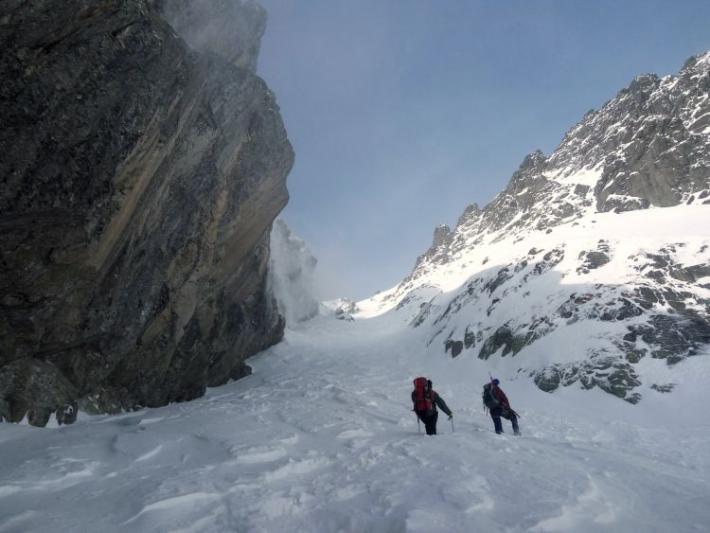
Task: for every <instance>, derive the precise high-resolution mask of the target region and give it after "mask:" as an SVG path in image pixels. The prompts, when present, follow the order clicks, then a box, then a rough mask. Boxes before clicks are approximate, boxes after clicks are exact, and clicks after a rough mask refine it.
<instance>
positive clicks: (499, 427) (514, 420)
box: [491, 407, 520, 435]
mask: <svg viewBox="0 0 710 533" xmlns="http://www.w3.org/2000/svg"><path fill="white" fill-rule="evenodd" d="M501 417H503V418H505V419H506V420H510V423H511V424H512V425H513V433H515V434H516V435H517V434H518V433H520V428H519V427H518V417H517V416H515V414H514V413H513V412H512V411H510V410H509V409H503V408H502V407H494V408H493V409H491V418H492V419H493V425H494V426H495V428H496V433H498V434H499V435H500V434H501V433H503V423H502V422H501V420H500V418H501Z"/></svg>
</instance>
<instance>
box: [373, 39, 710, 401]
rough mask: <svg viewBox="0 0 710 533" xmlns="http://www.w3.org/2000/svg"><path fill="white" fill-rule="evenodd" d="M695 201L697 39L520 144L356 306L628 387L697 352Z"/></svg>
mask: <svg viewBox="0 0 710 533" xmlns="http://www.w3.org/2000/svg"><path fill="white" fill-rule="evenodd" d="M708 204H710V52H707V53H705V54H701V55H699V56H697V57H694V58H691V59H690V60H688V61H687V62H686V64H685V65H684V66H683V68H682V69H681V71H680V72H679V73H678V74H677V75H676V76H666V77H664V78H659V77H657V76H654V75H644V76H639V77H637V78H636V79H635V80H634V81H633V82H632V83H631V84H630V85H629V86H628V87H627V88H625V89H623V90H622V91H620V92H619V93H618V95H617V96H616V97H615V98H613V99H612V100H610V101H609V102H607V103H606V104H605V105H604V106H603V107H602V108H601V109H599V110H598V111H590V112H588V113H587V114H586V115H585V116H584V118H583V119H582V121H581V122H580V123H579V124H577V125H576V126H575V127H573V128H572V129H571V130H570V131H569V132H567V134H566V135H565V136H564V138H563V139H562V142H561V143H560V145H559V146H558V147H557V149H556V150H555V151H554V153H552V154H551V155H550V156H546V155H545V154H543V153H542V152H539V151H538V152H534V153H532V154H530V155H528V156H527V157H526V158H525V159H524V161H523V162H522V164H521V165H520V167H519V169H518V170H517V171H516V172H515V173H514V174H513V176H512V178H511V179H510V182H509V184H508V186H507V187H506V188H505V190H503V191H502V192H501V193H500V194H498V195H497V196H496V197H495V198H494V199H493V201H492V202H491V203H489V204H488V205H486V206H485V207H484V208H483V209H480V208H479V207H478V206H477V205H475V204H472V205H471V206H469V207H468V208H466V210H465V211H464V213H463V214H462V215H461V217H460V218H459V220H458V223H457V225H456V227H455V228H453V229H449V228H448V227H446V226H440V227H438V228H437V229H436V230H435V232H434V240H433V243H432V246H431V247H430V248H429V250H428V251H427V252H426V253H424V254H423V255H421V256H420V257H419V258H418V259H417V262H416V265H415V268H414V270H413V272H412V273H411V274H410V275H409V276H407V277H406V278H405V279H404V280H403V281H402V282H401V283H400V284H399V285H398V286H397V287H395V288H393V289H391V290H389V291H386V292H385V293H382V294H380V295H378V296H375V297H373V298H372V301H370V302H368V304H367V306H366V307H367V308H369V309H373V308H374V309H379V310H380V311H386V310H389V309H395V310H397V311H398V312H400V313H406V320H408V321H409V322H410V324H411V325H412V326H413V327H416V328H419V330H420V331H425V332H426V334H425V335H426V336H427V337H428V338H427V340H426V342H427V345H428V346H431V347H433V348H432V350H436V351H437V353H439V354H440V353H442V352H443V353H445V354H448V355H449V356H452V357H466V356H467V354H468V353H470V354H472V355H473V356H474V357H477V358H479V359H481V360H484V361H486V364H488V365H491V368H495V369H505V370H506V371H508V372H509V373H510V375H518V374H521V375H529V376H531V377H532V378H533V379H534V381H535V383H537V385H538V386H539V387H540V388H541V389H543V390H545V391H552V390H555V389H556V388H558V387H560V386H569V385H573V384H574V385H578V386H581V387H582V388H584V389H591V388H599V389H601V390H604V391H606V392H609V393H611V394H613V395H615V396H618V397H620V398H623V399H624V400H627V401H629V402H631V403H636V402H638V401H640V400H641V398H642V396H643V394H656V393H659V392H668V391H671V390H672V389H673V383H672V379H673V371H672V369H673V367H674V365H676V364H678V363H681V362H682V361H684V360H686V359H687V358H688V357H691V356H695V355H703V354H707V353H710V232H709V231H708V229H707V228H710V205H708ZM661 208H665V209H661ZM654 360H655V362H654ZM658 360H660V361H661V362H663V363H664V364H665V367H666V368H667V369H668V372H667V373H666V375H662V374H663V372H662V371H659V370H658V366H659V365H658V364H657V362H658ZM661 368H663V365H661ZM659 377H663V379H665V380H666V381H665V382H662V383H654V382H653V380H656V379H659ZM669 381H670V383H669Z"/></svg>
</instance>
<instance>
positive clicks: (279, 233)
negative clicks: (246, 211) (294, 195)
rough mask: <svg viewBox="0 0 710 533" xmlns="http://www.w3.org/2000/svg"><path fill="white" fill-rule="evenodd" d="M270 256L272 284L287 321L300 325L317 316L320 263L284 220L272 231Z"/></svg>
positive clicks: (275, 222)
mask: <svg viewBox="0 0 710 533" xmlns="http://www.w3.org/2000/svg"><path fill="white" fill-rule="evenodd" d="M270 253H271V256H270V261H269V284H270V287H271V290H272V292H273V294H274V297H275V298H276V301H277V304H278V307H279V311H280V312H281V313H282V314H283V315H284V316H285V318H286V321H287V322H288V323H291V322H300V321H302V320H307V319H309V318H311V317H313V316H315V315H316V314H317V313H318V300H317V299H316V296H315V294H316V288H315V279H314V271H315V267H316V263H317V261H316V259H315V257H313V254H311V252H310V250H309V249H308V247H307V246H306V243H305V242H304V241H303V240H302V239H301V238H299V237H297V236H296V235H294V234H293V232H292V231H291V230H290V229H289V227H288V226H287V225H286V223H285V222H284V221H283V220H281V219H276V220H275V221H274V226H273V229H272V230H271V239H270Z"/></svg>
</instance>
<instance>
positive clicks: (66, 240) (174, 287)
mask: <svg viewBox="0 0 710 533" xmlns="http://www.w3.org/2000/svg"><path fill="white" fill-rule="evenodd" d="M168 4H169V5H171V6H172V7H171V8H170V10H167V8H166V6H167V5H168ZM227 4H230V3H229V2H216V3H215V4H214V5H215V6H217V5H222V6H225V5H227ZM231 4H233V5H232V8H230V9H226V10H223V11H221V12H220V15H221V16H223V17H227V16H229V17H233V18H232V20H231V27H233V28H236V29H237V30H239V29H240V28H243V27H244V25H245V21H244V19H243V16H247V17H248V18H247V23H248V24H247V26H248V27H252V26H255V30H254V31H252V32H251V33H250V32H246V33H245V34H243V35H242V34H240V37H239V39H235V40H234V41H233V42H234V43H236V44H235V45H234V46H233V47H232V48H231V50H230V53H229V55H227V54H226V53H225V51H224V50H223V49H222V48H220V47H221V46H223V45H222V42H223V41H222V40H219V42H217V41H215V42H211V40H210V39H209V38H204V39H202V40H201V41H199V43H196V42H195V41H194V39H195V38H196V37H195V36H196V35H199V34H200V33H201V30H210V24H211V22H210V20H212V19H210V17H209V16H208V15H209V13H208V12H205V13H204V16H201V17H196V18H195V23H196V25H192V26H190V25H186V24H185V20H186V19H181V18H180V16H179V11H176V9H177V7H179V6H180V4H179V3H175V4H172V3H170V2H159V1H154V2H151V1H147V0H120V1H119V0H107V1H102V2H94V1H90V0H70V1H66V2H57V1H39V2H21V1H14V0H10V1H8V2H4V3H3V4H2V6H0V46H2V49H3V54H2V56H1V57H0V73H1V76H2V79H3V84H2V86H0V124H2V128H1V129H0V180H1V181H2V187H1V188H0V228H1V231H0V254H1V255H0V418H2V419H3V420H9V421H19V420H22V419H23V418H25V417H27V419H28V421H29V422H30V423H31V424H34V425H44V424H46V423H47V421H48V419H49V418H50V416H51V415H52V414H54V415H55V416H56V418H57V420H58V421H59V422H60V423H62V422H71V421H72V420H73V419H74V418H75V416H76V412H77V409H78V408H83V409H86V410H87V411H90V412H115V411H119V410H121V409H132V408H135V407H139V406H159V405H163V404H165V403H167V402H171V401H181V400H189V399H192V398H195V397H197V396H200V395H201V394H203V392H204V390H205V387H207V386H213V385H218V384H221V383H224V382H225V381H227V380H228V379H230V378H238V377H240V376H243V375H244V374H246V373H247V372H248V367H246V365H245V364H244V363H243V361H244V359H245V358H246V357H248V356H250V355H253V354H254V353H256V352H258V351H260V350H261V349H263V348H265V347H266V346H268V345H270V344H272V343H274V342H277V341H278V340H279V339H280V337H281V335H282V330H283V320H282V318H281V317H280V316H279V314H278V312H277V311H276V308H275V305H274V303H273V298H272V297H271V295H270V293H269V292H268V290H267V283H266V270H267V264H268V260H269V233H270V228H271V224H272V221H273V220H274V218H275V217H276V215H277V213H278V212H279V211H280V210H281V209H282V208H283V207H284V205H285V204H286V202H287V200H288V194H287V190H286V186H285V179H286V175H287V173H288V172H289V170H290V168H291V166H292V163H293V151H292V149H291V146H290V144H289V142H288V139H287V136H286V131H285V129H284V126H283V124H282V121H281V118H280V115H279V110H278V106H277V105H276V102H275V99H274V95H273V94H272V93H271V92H270V91H269V89H268V87H267V86H266V84H265V83H264V81H263V80H261V79H260V78H259V77H258V76H256V75H255V73H254V70H253V69H254V65H255V64H256V57H255V52H256V51H257V50H258V41H259V38H260V36H261V32H262V31H263V27H264V20H265V13H264V12H263V10H261V9H260V8H258V7H257V6H255V5H254V4H251V3H249V4H242V3H241V2H239V1H237V0H235V1H234V2H231ZM164 10H167V14H166V15H164V13H163V11H164ZM240 17H242V18H240ZM249 17H251V18H249ZM168 20H170V21H172V22H173V24H174V27H173V26H171V25H170V24H169V22H168ZM220 24H222V25H228V26H229V25H230V20H229V19H227V20H222V21H221V22H220ZM237 30H235V31H237ZM176 31H177V32H179V33H180V34H181V35H184V36H185V39H186V40H183V38H181V36H180V35H178V33H176ZM203 34H204V35H210V31H204V33H203ZM240 39H241V40H240Z"/></svg>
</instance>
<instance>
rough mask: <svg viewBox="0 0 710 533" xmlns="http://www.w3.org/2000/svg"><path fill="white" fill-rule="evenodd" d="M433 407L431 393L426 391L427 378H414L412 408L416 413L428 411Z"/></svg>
mask: <svg viewBox="0 0 710 533" xmlns="http://www.w3.org/2000/svg"><path fill="white" fill-rule="evenodd" d="M432 409H433V406H432V398H431V395H430V394H429V393H428V391H427V379H426V378H416V379H415V380H414V410H415V411H416V412H417V413H428V412H430V411H431V410H432Z"/></svg>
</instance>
